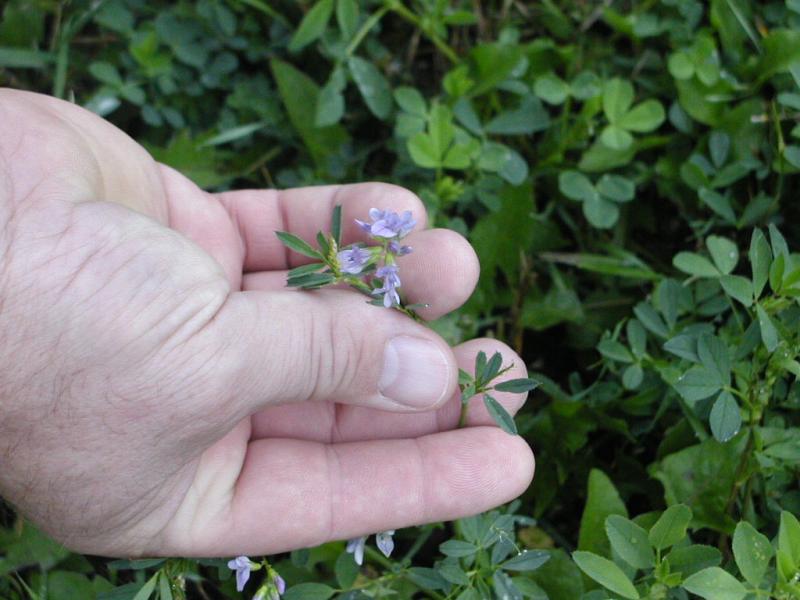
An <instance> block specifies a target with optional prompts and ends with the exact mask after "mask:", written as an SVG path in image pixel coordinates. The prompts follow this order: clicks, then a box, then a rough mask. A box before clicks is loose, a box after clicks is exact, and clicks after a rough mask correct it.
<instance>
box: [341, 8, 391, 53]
mask: <svg viewBox="0 0 800 600" xmlns="http://www.w3.org/2000/svg"><path fill="white" fill-rule="evenodd" d="M387 12H389V7H388V6H384V7H383V8H381V9H379V10H376V11H375V12H374V13H372V14H371V15H370V16H369V18H368V19H367V20H366V21H364V24H363V25H362V26H361V29H359V30H358V31H357V32H356V34H355V35H354V36H353V39H352V40H351V41H350V43H349V44H348V45H347V49H346V50H345V51H344V53H345V55H347V56H348V57H350V56H352V55H353V52H355V51H356V48H358V46H359V45H360V44H361V42H362V41H363V40H364V38H365V37H366V35H367V34H368V33H369V32H370V30H371V29H372V28H373V27H375V25H377V24H378V21H380V20H381V19H382V18H383V15H385V14H386V13H387Z"/></svg>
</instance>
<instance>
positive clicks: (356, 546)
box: [345, 536, 367, 565]
mask: <svg viewBox="0 0 800 600" xmlns="http://www.w3.org/2000/svg"><path fill="white" fill-rule="evenodd" d="M366 543H367V536H363V537H360V538H355V539H352V540H349V541H348V542H347V548H345V550H346V551H347V553H348V554H352V555H353V559H355V561H356V564H357V565H362V564H364V544H366Z"/></svg>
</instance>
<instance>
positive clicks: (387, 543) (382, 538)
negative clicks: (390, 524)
mask: <svg viewBox="0 0 800 600" xmlns="http://www.w3.org/2000/svg"><path fill="white" fill-rule="evenodd" d="M393 535H394V529H390V530H389V531H384V532H383V533H376V534H375V545H377V546H378V550H380V551H381V552H383V555H384V556H385V557H386V558H389V555H390V554H391V553H392V550H394V538H392V536H393Z"/></svg>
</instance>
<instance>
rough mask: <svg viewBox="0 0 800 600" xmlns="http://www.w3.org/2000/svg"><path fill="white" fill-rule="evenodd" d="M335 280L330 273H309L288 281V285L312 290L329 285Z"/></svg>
mask: <svg viewBox="0 0 800 600" xmlns="http://www.w3.org/2000/svg"><path fill="white" fill-rule="evenodd" d="M334 279H335V278H334V276H333V275H332V274H330V273H309V274H307V275H298V276H297V277H292V278H291V279H288V280H287V281H286V285H288V286H289V287H299V288H303V289H307V290H310V289H315V288H320V287H323V286H325V285H329V284H331V283H333V282H334Z"/></svg>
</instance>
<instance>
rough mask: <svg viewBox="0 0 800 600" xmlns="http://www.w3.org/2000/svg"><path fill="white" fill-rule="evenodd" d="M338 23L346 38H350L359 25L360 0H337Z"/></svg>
mask: <svg viewBox="0 0 800 600" xmlns="http://www.w3.org/2000/svg"><path fill="white" fill-rule="evenodd" d="M336 23H337V24H338V25H339V29H341V30H342V35H343V36H344V38H345V39H348V40H349V39H350V38H351V37H353V34H355V32H356V28H357V27H358V2H356V0H336Z"/></svg>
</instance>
